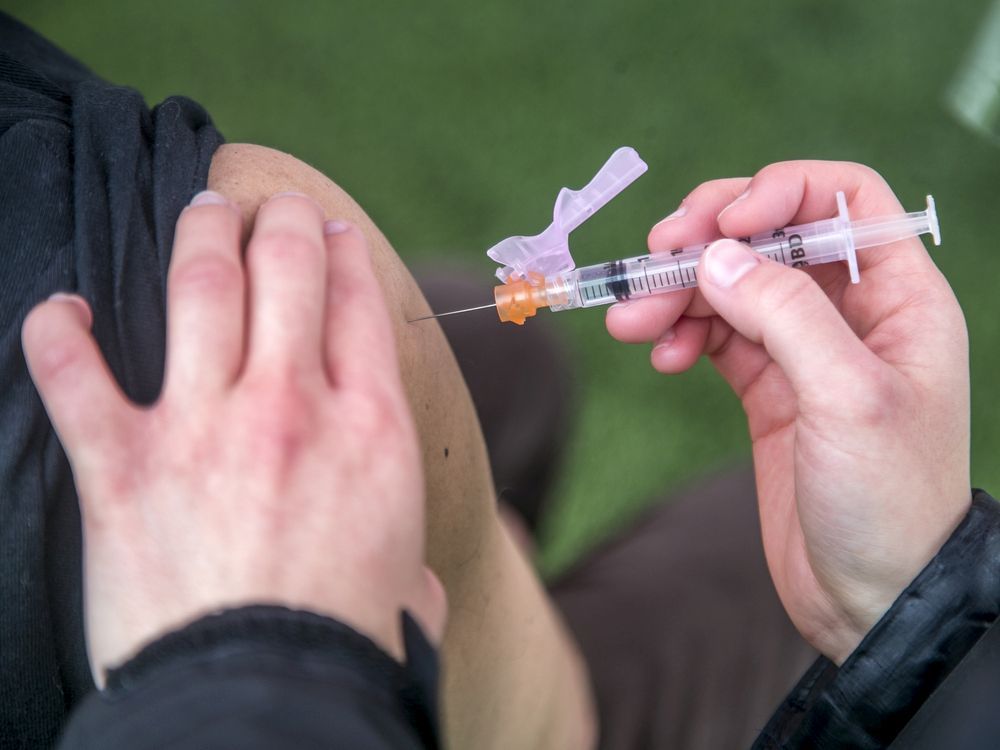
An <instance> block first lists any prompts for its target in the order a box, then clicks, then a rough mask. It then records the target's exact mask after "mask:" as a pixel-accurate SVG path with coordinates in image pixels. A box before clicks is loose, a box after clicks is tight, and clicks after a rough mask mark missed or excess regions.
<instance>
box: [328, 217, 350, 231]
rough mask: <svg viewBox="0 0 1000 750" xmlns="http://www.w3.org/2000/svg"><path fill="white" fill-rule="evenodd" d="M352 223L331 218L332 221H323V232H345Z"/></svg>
mask: <svg viewBox="0 0 1000 750" xmlns="http://www.w3.org/2000/svg"><path fill="white" fill-rule="evenodd" d="M350 228H351V225H350V224H348V223H347V222H346V221H341V220H340V219H330V221H326V222H323V234H327V235H330V234H343V233H344V232H346V231H347V230H348V229H350Z"/></svg>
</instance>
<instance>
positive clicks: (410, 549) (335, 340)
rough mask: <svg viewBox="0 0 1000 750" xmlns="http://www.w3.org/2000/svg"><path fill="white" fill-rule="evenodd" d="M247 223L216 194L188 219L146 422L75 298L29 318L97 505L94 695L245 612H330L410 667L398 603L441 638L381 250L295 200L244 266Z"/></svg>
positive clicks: (89, 540)
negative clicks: (197, 630) (279, 608)
mask: <svg viewBox="0 0 1000 750" xmlns="http://www.w3.org/2000/svg"><path fill="white" fill-rule="evenodd" d="M241 227H242V220H241V216H240V214H239V212H238V211H237V209H236V208H235V207H234V206H232V205H230V204H228V203H227V202H226V201H225V200H224V199H223V198H222V197H221V196H219V195H217V194H214V193H203V194H201V196H199V197H197V198H196V199H195V201H193V202H192V205H191V206H190V207H189V208H187V209H186V210H185V211H184V212H183V214H182V215H181V217H180V220H179V221H178V224H177V234H176V239H175V242H174V250H173V257H172V261H171V266H170V272H169V277H168V350H167V370H166V377H165V384H164V388H163V392H162V394H161V397H160V399H159V400H158V401H157V403H156V404H155V405H154V406H152V407H151V408H139V407H137V406H135V405H134V404H132V403H130V402H129V401H128V400H127V399H126V398H125V397H124V396H123V395H122V393H121V392H120V390H119V389H118V387H117V385H116V383H115V381H114V379H113V378H112V376H111V375H110V374H109V372H108V369H107V366H106V364H105V362H104V360H103V358H102V357H101V354H100V352H99V350H98V347H97V345H96V343H95V341H94V339H93V338H92V336H91V335H90V333H89V330H88V329H89V326H90V313H89V310H88V308H87V306H86V304H85V303H84V302H83V300H81V299H80V298H79V297H73V296H66V295H57V296H55V297H54V298H53V299H51V300H49V301H47V302H45V303H43V304H41V305H39V306H38V307H36V308H35V309H34V310H33V311H32V312H31V314H30V315H29V316H28V318H27V320H26V321H25V324H24V329H23V342H24V349H25V353H26V356H27V360H28V363H29V367H30V370H31V374H32V377H33V378H34V380H35V383H36V385H37V387H38V389H39V392H40V393H41V395H42V398H43V400H44V402H45V406H46V409H47V410H48V413H49V415H50V417H51V419H52V422H53V424H54V426H55V428H56V430H57V432H58V434H59V438H60V440H61V441H62V443H63V445H64V446H65V448H66V452H67V454H68V456H69V459H70V462H71V464H72V467H73V473H74V477H75V480H76V486H77V490H78V494H79V496H80V502H81V509H82V516H83V528H84V549H85V604H86V618H87V640H88V647H89V654H90V660H91V666H92V668H93V670H94V673H95V676H96V677H97V679H98V681H100V680H101V679H102V677H103V674H104V672H105V670H106V669H108V668H109V667H112V666H115V665H117V664H120V663H121V662H122V661H124V660H125V659H126V658H128V657H129V656H130V655H132V654H133V653H134V652H135V651H137V650H138V649H139V648H140V647H141V646H142V645H144V644H145V643H147V642H149V641H151V640H154V639H155V638H156V637H158V636H160V635H162V634H164V633H165V632H167V631H169V630H171V629H174V628H177V627H178V626H181V625H183V624H184V623H186V622H188V621H191V620H193V619H196V618H197V617H199V616H201V615H203V614H205V613H208V612H212V611H216V610H219V609H222V608H226V607H234V606H239V605H243V604H248V603H274V604H282V605H287V606H291V607H297V608H302V609H308V610H312V611H315V612H319V613H321V614H327V615H331V616H333V617H336V618H338V619H340V620H342V621H344V622H346V623H348V624H350V625H352V626H353V627H355V628H356V629H357V630H359V631H361V632H363V633H365V634H366V635H368V636H369V637H371V638H372V639H373V640H374V641H375V642H376V643H378V644H379V645H380V646H381V647H382V648H384V649H386V650H387V651H389V652H390V653H391V654H393V655H394V656H395V657H396V658H402V656H403V646H402V641H401V633H400V628H399V613H400V610H401V609H403V608H406V609H409V610H410V611H411V612H412V613H413V614H414V616H415V617H416V618H417V619H418V621H420V623H421V624H422V626H423V628H424V630H425V632H427V633H428V635H429V636H430V637H431V638H432V639H433V640H439V639H440V637H441V632H442V629H443V622H444V594H443V590H442V589H441V588H440V585H439V584H438V582H437V579H436V578H434V577H433V575H432V574H430V573H429V571H428V570H427V569H426V568H425V567H424V565H423V544H424V507H423V501H424V498H423V478H422V471H421V468H422V467H421V457H420V453H419V449H418V445H417V438H416V433H415V429H414V425H413V423H412V419H411V416H410V413H409V410H408V405H407V403H406V400H405V398H404V395H403V390H402V385H401V382H400V378H399V371H398V366H397V362H396V355H395V350H394V343H393V336H392V330H391V326H390V321H389V317H388V313H387V311H386V309H385V306H384V302H383V300H382V297H381V290H380V288H379V285H378V283H377V281H376V279H375V277H374V275H373V272H372V268H371V265H370V260H369V257H368V250H367V247H366V243H365V240H364V238H363V236H362V235H361V233H360V232H359V231H358V230H357V229H356V228H354V227H351V226H348V225H346V224H343V223H341V222H327V223H326V224H325V225H324V221H323V214H322V210H321V209H320V208H319V206H318V205H317V204H315V203H314V202H313V201H311V200H310V199H308V198H305V197H304V196H296V195H281V196H276V197H275V198H272V199H271V200H270V201H269V202H267V203H266V204H264V205H263V206H262V207H261V208H260V210H259V212H258V214H257V217H256V222H255V226H254V229H253V235H252V237H251V238H250V240H249V244H248V246H247V248H246V256H245V262H244V260H243V259H242V258H241V242H240V233H241ZM324 230H325V231H324Z"/></svg>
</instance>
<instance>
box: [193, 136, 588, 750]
mask: <svg viewBox="0 0 1000 750" xmlns="http://www.w3.org/2000/svg"><path fill="white" fill-rule="evenodd" d="M208 186H209V188H211V189H212V190H216V191H218V192H220V193H222V194H223V195H225V196H226V197H228V198H229V199H230V200H232V201H234V202H235V203H237V204H238V205H239V206H240V207H241V208H242V210H243V215H244V222H245V226H246V230H247V232H246V234H247V235H249V229H250V227H251V225H252V222H253V217H254V215H255V214H256V211H257V207H258V206H259V205H260V204H261V203H262V202H263V201H265V200H267V198H269V197H270V196H271V195H273V194H275V193H280V192H284V191H296V192H301V193H306V194H307V195H310V196H312V197H313V198H314V199H315V200H317V201H318V202H319V203H320V205H322V206H323V208H324V210H325V211H326V214H327V217H328V218H331V219H333V218H338V219H344V220H347V221H350V222H351V223H353V224H355V225H357V226H358V227H360V228H361V230H362V231H363V232H364V233H365V235H366V236H367V238H368V244H369V247H370V248H371V252H372V261H373V264H374V266H375V271H376V274H377V276H378V277H379V281H380V283H381V285H382V290H383V292H384V295H385V301H386V305H387V306H388V309H389V312H390V315H391V317H392V320H393V324H394V331H395V337H396V345H397V350H398V353H399V361H400V368H401V371H402V376H403V383H404V385H405V387H406V389H407V396H408V397H409V401H410V407H411V409H412V411H413V415H414V418H415V421H416V423H417V429H418V431H419V433H420V439H421V443H422V448H423V453H424V476H425V482H426V489H427V514H426V517H427V547H426V549H427V562H428V564H429V565H430V566H431V568H433V569H434V571H435V572H436V573H437V574H438V576H439V577H440V578H441V581H442V583H443V584H444V586H445V589H446V591H447V592H448V605H449V606H448V611H449V614H448V625H447V629H446V632H445V638H444V642H443V644H442V648H443V655H444V666H445V670H444V678H445V679H444V689H443V710H444V719H445V721H444V725H445V735H446V740H447V742H446V744H447V746H449V747H453V748H465V747H474V748H476V749H477V750H491V748H497V749H499V748H509V747H516V748H525V749H528V748H587V747H590V746H591V745H592V744H593V741H594V727H593V721H592V715H591V710H592V708H591V702H590V693H589V687H588V684H587V681H586V678H585V677H584V670H583V668H582V666H581V662H580V660H579V658H578V655H577V653H576V651H575V648H574V647H573V646H572V644H571V642H570V640H569V638H568V637H567V634H566V631H565V629H564V628H563V627H562V626H561V624H560V621H559V618H558V616H557V615H556V614H555V612H554V610H553V609H552V607H551V605H550V603H549V601H548V599H547V597H546V594H545V592H544V590H543V589H542V587H541V586H540V584H539V582H538V580H537V578H536V576H535V575H534V572H533V571H532V570H531V568H530V566H529V565H528V564H527V561H526V560H525V559H524V558H523V557H522V556H521V555H520V554H519V552H518V551H517V550H516V549H515V547H514V545H513V544H512V543H511V542H510V540H509V538H508V537H507V535H506V533H505V532H504V530H503V529H502V527H501V524H500V523H499V520H498V518H497V513H496V501H495V497H494V489H493V479H492V477H491V474H490V467H489V459H488V457H487V453H486V446H485V442H484V440H483V434H482V430H481V429H480V427H479V421H478V418H477V416H476V411H475V407H474V406H473V403H472V399H471V398H470V396H469V392H468V389H467V387H466V385H465V381H464V379H463V378H462V374H461V371H460V370H459V367H458V364H457V363H456V362H455V358H454V355H453V354H452V352H451V348H450V346H449V345H448V342H447V340H446V339H445V337H444V334H443V333H442V331H441V327H440V326H439V325H438V324H437V322H436V321H426V322H422V323H420V324H419V325H413V324H409V323H407V320H409V319H412V318H414V317H418V316H420V315H425V314H427V313H429V312H430V310H429V309H428V306H427V303H426V301H425V300H424V297H423V294H422V293H421V292H420V289H419V288H418V287H417V285H416V282H415V281H414V280H413V277H412V276H411V275H410V273H409V271H408V270H407V268H406V266H405V265H404V264H403V262H402V261H401V260H400V258H399V256H398V255H397V254H396V252H395V251H394V250H393V249H392V247H391V246H390V244H389V242H388V240H386V238H385V237H384V236H383V235H382V233H381V232H380V231H379V230H378V229H377V228H376V227H375V225H374V224H373V223H372V221H371V219H369V218H368V216H367V215H366V214H365V212H364V211H363V210H362V209H361V207H360V206H359V205H358V204H357V203H356V202H355V201H354V200H353V199H352V198H351V197H350V196H349V195H347V193H345V192H344V191H343V190H342V189H341V188H340V187H338V186H337V185H336V184H334V182H333V181H332V180H330V179H329V178H328V177H326V176H325V175H323V174H322V173H321V172H319V171H317V170H316V169H313V168H312V167H310V166H309V165H307V164H305V163H304V162H302V161H299V160H298V159H296V158H294V157H292V156H289V155H288V154H283V153H281V152H280V151H275V150H273V149H269V148H265V147H263V146H251V145H239V144H233V145H226V146H222V147H221V148H220V149H219V150H218V151H217V152H216V154H215V156H214V157H213V159H212V165H211V170H210V172H209V177H208Z"/></svg>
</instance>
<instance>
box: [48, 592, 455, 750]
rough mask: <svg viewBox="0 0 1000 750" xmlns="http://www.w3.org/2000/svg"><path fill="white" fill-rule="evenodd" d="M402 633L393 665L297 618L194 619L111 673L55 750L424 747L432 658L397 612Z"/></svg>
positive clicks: (361, 640)
mask: <svg viewBox="0 0 1000 750" xmlns="http://www.w3.org/2000/svg"><path fill="white" fill-rule="evenodd" d="M403 637H404V643H405V646H406V653H407V664H406V665H405V666H402V665H400V664H398V663H397V662H396V661H394V660H393V659H391V658H390V657H389V656H387V655H386V654H385V653H384V652H382V651H381V650H380V649H379V648H378V647H377V646H376V645H375V644H374V643H372V642H371V641H370V640H368V639H367V638H365V637H364V636H361V635H359V634H358V633H357V632H355V631H354V630H351V629H350V628H348V627H347V626H346V625H342V624H340V623H338V622H336V621H335V620H331V619H328V618H326V617H320V616H319V615H315V614H311V613H309V612H298V611H293V610H289V609H285V608H282V607H244V608H241V609H237V610H230V611H227V612H223V613H222V614H219V615H213V616H210V617H206V618H203V619H201V620H199V621H197V622H195V623H193V624H191V625H189V626H187V627H186V628H184V629H182V630H180V631H177V632H174V633H171V634H169V635H167V636H165V637H164V638H162V639H160V640H159V641H157V642H155V643H153V644H151V645H149V646H147V647H146V648H145V649H143V651H142V652H140V653H139V654H138V655H137V656H136V657H135V658H134V659H132V660H131V661H129V662H128V663H127V664H125V665H124V666H123V667H122V668H121V669H118V670H115V671H113V672H112V673H111V674H110V675H109V676H108V685H107V688H106V690H105V691H104V692H103V693H101V694H99V695H98V694H93V695H91V696H90V697H89V698H87V699H86V700H85V701H84V702H83V705H82V706H80V708H79V709H78V710H77V711H76V712H75V713H74V715H73V718H72V719H71V721H70V724H69V727H68V728H67V730H66V734H65V736H64V737H63V738H62V740H61V741H60V743H59V750H96V749H97V748H128V749H129V750H162V748H167V747H177V748H185V750H187V749H189V748H198V750H216V749H218V750H230V748H240V749H241V750H278V749H279V748H280V749H282V750H283V749H284V748H291V747H294V748H301V749H302V750H310V749H311V748H315V749H316V750H320V749H322V750H329V749H331V748H345V750H406V748H436V747H438V730H437V718H436V717H437V706H436V690H437V658H436V656H435V653H434V650H433V648H432V647H431V645H430V644H429V643H428V642H427V641H426V639H425V638H424V637H423V634H422V633H421V632H420V629H419V628H418V627H417V625H416V623H415V622H414V621H413V620H412V619H411V618H410V617H409V616H408V615H406V614H404V615H403Z"/></svg>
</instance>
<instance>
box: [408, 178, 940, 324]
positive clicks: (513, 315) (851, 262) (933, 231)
mask: <svg viewBox="0 0 1000 750" xmlns="http://www.w3.org/2000/svg"><path fill="white" fill-rule="evenodd" d="M837 206H838V209H839V215H838V216H837V217H836V218H833V219H825V220H822V221H816V222H812V223H809V224H800V225H796V226H788V227H785V228H783V229H776V230H774V231H772V232H761V233H760V234H755V235H752V236H750V237H741V238H739V239H740V241H742V242H745V243H747V244H749V245H750V247H751V248H753V249H754V250H755V251H757V252H758V253H760V254H761V255H764V256H766V257H768V258H770V259H771V260H773V261H776V262H778V263H783V264H784V265H786V266H792V267H794V268H801V267H804V266H812V265H818V264H820V263H832V262H834V261H845V260H846V261H847V264H848V267H849V269H850V274H851V281H853V282H854V283H857V282H858V281H859V280H860V276H859V273H858V262H857V256H856V251H857V250H861V249H863V248H867V247H874V246H876V245H886V244H889V243H890V242H897V241H899V240H903V239H906V238H909V237H917V236H919V235H921V234H928V233H929V234H930V235H931V236H932V238H933V240H934V244H935V245H940V244H941V231H940V227H939V225H938V219H937V212H936V211H935V207H934V198H933V197H931V196H929V195H928V196H927V209H926V210H924V211H916V212H913V213H907V214H897V215H894V216H881V217H877V218H870V219H862V220H860V221H851V220H850V217H849V215H848V213H847V202H846V200H845V199H844V194H843V193H837ZM710 244H711V243H705V244H699V245H689V246H687V247H680V248H676V249H674V250H670V251H668V252H662V253H654V254H652V255H640V256H638V257H635V258H625V259H622V260H613V261H609V262H607V263H599V264H597V265H593V266H584V267H582V268H577V269H575V270H572V271H567V272H564V273H560V274H555V275H552V276H549V277H547V278H543V277H542V276H541V275H539V274H529V275H528V278H518V279H513V278H512V279H508V281H507V283H505V284H501V285H500V286H497V287H496V288H495V289H494V299H495V305H496V309H497V313H498V314H499V315H500V320H501V321H503V322H510V323H517V324H518V325H523V324H524V321H525V319H527V318H529V317H531V316H533V315H534V314H535V312H536V311H537V310H538V309H539V308H542V307H548V308H549V309H550V310H552V311H554V312H559V311H562V310H573V309H576V308H581V307H597V306H599V305H607V304H611V303H612V302H622V301H625V300H629V299H636V298H639V297H647V296H649V295H652V294H662V293H665V292H674V291H680V290H682V289H690V288H691V287H695V286H697V285H698V277H697V273H696V270H697V267H698V261H699V259H700V258H701V256H702V255H703V254H704V252H705V250H706V249H707V248H708V246H709V245H710ZM485 307H493V305H485V306H483V308H485ZM483 308H471V309H483ZM455 312H466V311H463V310H457V311H455ZM448 314H451V313H440V314H439V315H437V316H428V317H439V316H440V315H448ZM422 319H423V318H419V319H418V320H422Z"/></svg>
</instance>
